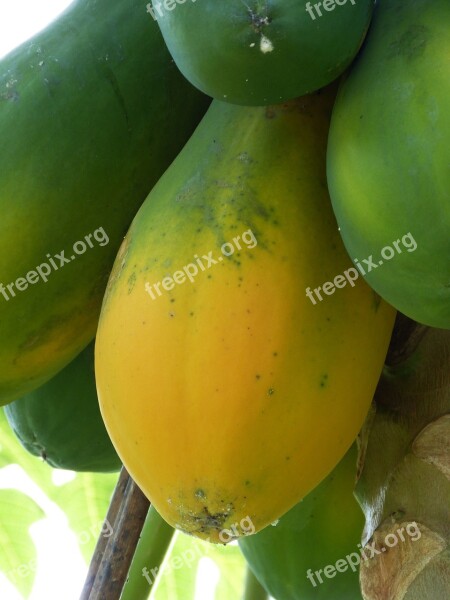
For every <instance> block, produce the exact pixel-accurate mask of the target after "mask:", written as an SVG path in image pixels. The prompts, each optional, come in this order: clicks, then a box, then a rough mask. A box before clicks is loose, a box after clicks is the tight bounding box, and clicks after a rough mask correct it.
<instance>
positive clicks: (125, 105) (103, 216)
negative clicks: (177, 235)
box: [0, 0, 207, 405]
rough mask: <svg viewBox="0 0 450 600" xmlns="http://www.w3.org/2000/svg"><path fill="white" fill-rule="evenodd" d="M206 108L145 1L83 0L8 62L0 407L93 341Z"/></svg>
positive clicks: (2, 115) (2, 150) (0, 180)
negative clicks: (150, 198) (111, 285)
mask: <svg viewBox="0 0 450 600" xmlns="http://www.w3.org/2000/svg"><path fill="white" fill-rule="evenodd" d="M206 106H207V101H206V99H205V98H204V97H201V96H200V94H199V92H197V90H195V89H194V88H192V86H190V85H189V84H188V83H187V82H186V81H185V80H184V78H183V77H182V76H181V75H180V73H179V72H178V70H177V69H176V67H175V65H174V64H173V61H172V60H171V58H170V55H169V53H168V51H167V49H166V47H165V45H164V41H163V39H162V37H161V34H160V31H159V29H158V27H157V25H156V24H154V23H153V22H152V21H151V20H150V22H149V20H148V19H146V15H145V10H144V7H143V6H142V4H141V3H140V2H138V1H137V0H132V1H131V2H126V3H123V2H119V1H114V2H110V1H106V0H97V1H95V2H94V1H92V0H79V1H78V2H76V3H74V4H73V5H72V6H71V7H70V8H69V9H68V11H66V12H65V13H64V14H63V15H62V16H61V17H60V18H59V19H57V20H56V21H55V22H53V23H52V24H51V25H50V26H49V27H48V28H47V29H45V30H44V31H42V32H41V33H39V34H38V35H37V36H35V37H34V38H32V39H31V40H29V41H27V42H26V43H24V44H23V45H22V46H20V47H19V48H17V49H16V50H14V51H13V52H12V53H10V54H9V55H7V56H6V57H5V58H4V59H3V60H1V61H0V131H1V139H2V143H1V144H0V164H1V171H0V214H1V219H0V284H1V285H0V405H1V404H5V403H7V402H10V401H12V400H14V399H16V398H19V397H21V396H22V395H24V394H25V393H27V392H28V391H31V390H32V389H35V388H37V387H38V386H40V385H42V384H44V383H45V381H47V380H48V379H49V378H50V377H52V376H53V375H54V374H56V373H57V372H58V371H59V370H61V369H62V368H63V367H64V366H65V365H67V364H68V363H69V362H70V360H72V359H73V358H74V357H75V356H76V355H77V354H78V353H79V352H80V351H81V350H82V349H83V348H84V347H85V346H86V345H87V344H88V343H89V341H90V340H92V338H93V337H94V334H95V328H96V325H97V320H98V315H99V312H100V305H101V300H102V297H103V293H104V290H105V287H106V282H107V278H108V275H109V272H110V270H111V267H112V264H113V261H114V257H115V255H116V253H117V250H118V248H119V246H120V243H121V242H122V240H123V237H124V235H125V233H126V231H127V229H128V227H129V225H130V223H131V221H132V219H133V217H134V215H135V214H136V212H137V210H138V208H139V206H140V205H141V204H142V202H143V201H144V199H145V197H146V196H147V194H148V192H149V190H150V189H151V187H152V185H153V184H154V183H155V182H156V181H157V179H158V178H159V177H160V175H161V174H162V173H163V172H164V170H165V169H166V168H167V167H168V165H169V164H170V162H171V161H172V160H173V158H174V157H175V156H176V155H177V153H178V151H179V150H180V148H181V147H182V146H183V144H184V143H185V142H186V140H187V139H188V137H189V135H190V134H191V132H192V131H193V129H194V128H195V126H196V124H197V123H198V121H199V120H200V118H201V116H202V114H203V112H204V111H205V110H206ZM95 232H96V233H95ZM94 234H95V236H94ZM86 236H88V241H87V240H86ZM89 236H90V237H89ZM52 261H53V262H52ZM38 267H40V271H41V272H42V273H43V276H41V275H40V272H39V271H38V270H37V268H38Z"/></svg>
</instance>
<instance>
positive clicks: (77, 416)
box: [3, 342, 121, 473]
mask: <svg viewBox="0 0 450 600" xmlns="http://www.w3.org/2000/svg"><path fill="white" fill-rule="evenodd" d="M3 410H4V412H5V416H6V419H7V421H8V423H9V425H10V426H11V429H12V430H13V431H14V433H15V434H16V437H17V438H18V439H19V441H20V443H21V444H22V446H23V447H24V448H25V449H26V450H28V452H30V454H33V455H34V456H40V457H41V458H42V459H43V460H45V461H46V462H47V463H48V464H49V465H50V466H52V467H55V468H58V469H69V470H72V471H92V472H105V473H107V472H110V471H118V470H119V469H120V467H121V462H120V459H119V457H118V456H117V453H116V451H115V450H114V446H113V445H112V443H111V440H110V439H109V436H108V433H107V431H106V428H105V425H104V424H103V420H102V416H101V414H100V409H99V406H98V399H97V390H96V386H95V373H94V343H93V342H91V343H90V344H89V345H88V346H87V348H85V349H84V350H83V351H82V352H81V353H80V354H79V355H78V356H77V357H76V358H75V359H74V360H73V361H72V362H71V363H70V364H69V365H68V366H67V367H65V368H64V369H63V370H62V371H60V372H59V373H58V374H57V375H56V376H55V377H53V378H52V379H51V380H50V381H48V382H47V383H46V384H44V385H43V386H41V387H40V388H38V389H37V390H33V391H32V392H30V393H29V394H27V395H26V396H24V397H23V398H19V399H18V400H15V401H14V402H11V403H10V404H8V405H7V406H4V407H3Z"/></svg>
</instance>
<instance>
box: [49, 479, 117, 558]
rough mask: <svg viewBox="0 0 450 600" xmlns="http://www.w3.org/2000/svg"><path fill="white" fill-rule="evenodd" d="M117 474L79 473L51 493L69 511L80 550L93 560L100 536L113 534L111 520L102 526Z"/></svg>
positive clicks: (69, 517)
mask: <svg viewBox="0 0 450 600" xmlns="http://www.w3.org/2000/svg"><path fill="white" fill-rule="evenodd" d="M118 478H119V475H118V473H112V474H110V473H107V474H104V473H77V475H76V477H75V479H74V480H73V481H70V482H69V483H65V484H64V485H62V486H61V487H59V488H55V489H54V490H53V492H52V495H51V499H52V500H53V501H54V502H56V503H57V504H58V505H59V506H60V507H61V508H62V509H63V510H64V512H65V513H66V516H67V518H68V520H69V525H70V527H71V529H72V530H73V532H74V533H75V535H76V536H77V539H78V543H79V545H80V549H81V552H82V554H83V556H84V558H85V560H86V562H89V561H90V560H91V557H92V554H93V552H94V548H95V545H96V543H97V539H98V537H99V535H100V534H101V535H103V536H104V537H110V535H111V533H112V523H109V524H108V523H106V524H105V527H104V528H103V521H104V520H105V517H106V513H107V511H108V506H109V503H110V500H111V496H112V493H113V491H114V487H115V485H116V483H117V480H118Z"/></svg>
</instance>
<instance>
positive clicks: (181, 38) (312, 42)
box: [153, 0, 374, 106]
mask: <svg viewBox="0 0 450 600" xmlns="http://www.w3.org/2000/svg"><path fill="white" fill-rule="evenodd" d="M158 4H161V3H160V2H159V0H154V2H153V6H154V7H155V8H156V6H157V5H158ZM179 4H181V3H180V2H179ZM313 4H314V2H313V3H311V2H307V1H306V0H270V2H268V1H267V0H227V1H226V2H223V1H220V0H197V1H195V2H191V1H190V0H188V2H183V5H182V6H176V8H175V9H174V10H168V11H167V10H166V11H161V12H162V13H163V16H161V17H159V18H158V19H157V22H158V25H159V27H160V28H161V31H162V34H163V36H164V39H165V41H166V44H167V47H168V48H169V50H170V53H171V55H172V56H173V59H174V61H175V62H176V64H177V65H178V67H179V69H180V71H181V72H182V73H183V75H184V76H185V77H186V79H188V81H190V82H191V83H192V84H193V85H195V86H196V87H198V89H199V90H201V91H202V92H204V93H205V94H208V95H210V96H212V97H213V98H216V99H218V100H221V101H223V102H231V103H232V104H242V105H244V106H265V105H268V104H274V103H279V102H284V101H286V100H290V99H291V98H296V97H297V96H301V95H304V94H308V93H311V92H314V91H315V90H318V89H319V88H323V87H324V86H325V85H328V84H329V83H331V82H332V81H334V80H335V79H336V78H337V77H339V76H340V75H341V74H342V73H343V72H344V71H345V69H346V68H347V66H348V65H349V64H350V63H351V62H352V60H353V58H354V57H355V55H356V54H357V52H358V50H359V48H360V46H361V44H362V43H363V40H364V37H365V35H366V32H367V29H368V27H369V24H370V20H371V16H372V11H373V7H374V0H357V1H355V0H343V1H342V0H340V2H339V5H338V4H336V3H334V2H333V1H331V2H328V3H327V4H328V6H327V9H324V10H323V12H321V11H320V9H319V13H320V14H321V16H319V13H318V12H317V11H315V10H314V8H313V6H312V5H313ZM330 4H331V10H330ZM316 6H318V5H316ZM307 7H308V8H307ZM154 14H156V15H157V11H156V10H155V11H154Z"/></svg>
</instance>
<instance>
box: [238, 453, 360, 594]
mask: <svg viewBox="0 0 450 600" xmlns="http://www.w3.org/2000/svg"><path fill="white" fill-rule="evenodd" d="M356 458H357V449H356V445H353V446H352V447H351V448H350V450H349V451H348V452H347V454H346V455H345V456H344V458H343V459H342V460H341V461H340V463H339V464H338V465H337V467H336V468H335V469H333V471H331V473H330V474H329V475H328V476H327V477H326V478H325V479H324V480H323V481H322V482H321V483H320V484H319V485H318V486H317V487H316V488H315V489H314V490H313V491H312V492H310V493H309V494H308V495H307V496H305V498H303V500H302V501H301V502H299V503H298V504H296V505H295V506H294V508H291V510H290V511H289V512H287V513H286V514H285V515H283V516H282V517H281V519H280V520H279V522H278V523H276V525H275V526H274V527H266V528H265V529H264V530H263V531H260V532H259V533H257V534H255V535H249V536H245V537H241V538H240V539H239V546H240V548H241V551H242V553H243V555H244V556H245V558H246V560H247V562H248V564H249V565H250V568H251V569H252V571H253V572H254V573H255V575H256V576H257V578H258V579H259V581H260V582H261V583H262V584H263V585H264V588H265V589H266V590H267V593H268V594H270V595H271V596H272V597H273V598H276V600H330V599H331V598H332V600H362V596H361V591H360V588H359V567H358V565H359V563H360V562H361V560H362V556H361V555H360V551H359V548H361V545H360V542H361V536H362V531H363V529H364V516H363V513H362V510H361V508H360V507H359V505H358V503H357V501H356V499H355V497H354V496H353V488H354V485H355V478H356ZM336 565H337V567H338V568H336ZM327 567H328V568H327Z"/></svg>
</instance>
